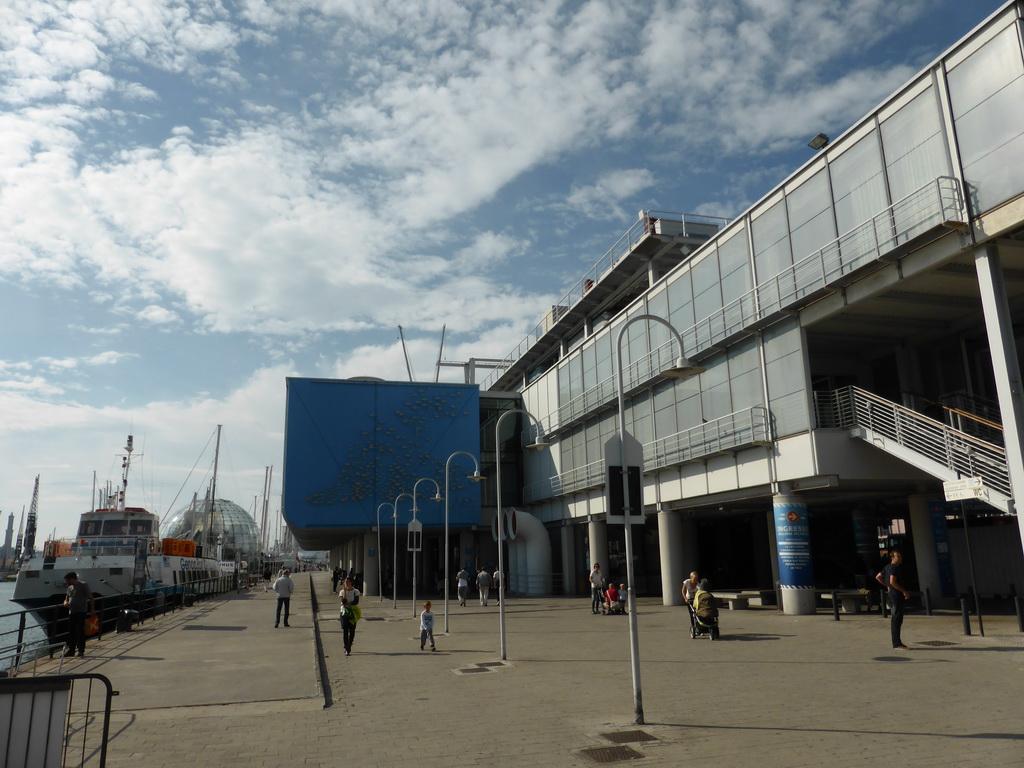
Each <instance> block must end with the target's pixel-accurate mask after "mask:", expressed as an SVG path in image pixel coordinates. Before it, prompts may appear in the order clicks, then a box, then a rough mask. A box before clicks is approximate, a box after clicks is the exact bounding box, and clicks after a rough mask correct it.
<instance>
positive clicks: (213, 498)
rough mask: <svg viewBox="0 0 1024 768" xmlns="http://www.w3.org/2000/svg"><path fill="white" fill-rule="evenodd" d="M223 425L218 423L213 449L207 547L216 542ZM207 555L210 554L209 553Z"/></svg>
mask: <svg viewBox="0 0 1024 768" xmlns="http://www.w3.org/2000/svg"><path fill="white" fill-rule="evenodd" d="M223 426H224V425H223V424H218V425H217V446H216V447H215V448H214V451H213V480H211V481H210V501H209V504H210V509H209V513H210V519H209V522H208V523H207V526H206V547H207V549H209V547H210V545H212V544H213V543H214V541H215V539H213V538H212V535H213V506H214V504H216V502H217V468H218V466H219V465H220V431H221V427H223ZM207 556H209V555H207ZM218 557H219V554H218Z"/></svg>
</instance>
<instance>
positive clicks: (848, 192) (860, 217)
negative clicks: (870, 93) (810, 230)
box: [829, 131, 889, 234]
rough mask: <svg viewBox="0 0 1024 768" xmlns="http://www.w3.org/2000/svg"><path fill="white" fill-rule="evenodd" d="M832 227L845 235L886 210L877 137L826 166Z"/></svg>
mask: <svg viewBox="0 0 1024 768" xmlns="http://www.w3.org/2000/svg"><path fill="white" fill-rule="evenodd" d="M829 172H830V173H831V174H832V194H833V195H834V196H835V201H836V223H837V224H838V228H839V232H840V233H842V234H845V233H847V232H849V231H850V230H851V229H854V228H855V227H857V226H859V225H861V224H863V223H864V222H865V221H867V220H868V219H870V218H872V217H873V216H875V215H876V214H878V213H880V212H881V211H882V210H883V209H885V208H886V207H888V205H889V201H888V200H887V199H886V192H885V177H884V176H883V175H882V156H881V153H880V152H879V151H878V137H877V136H876V135H875V133H874V132H873V131H872V132H871V133H869V134H868V135H867V136H865V137H864V138H863V139H861V140H860V141H858V142H857V143H856V144H854V145H853V146H852V147H850V149H848V150H847V151H846V152H844V153H843V154H841V155H840V156H839V157H837V158H836V159H835V160H834V161H833V162H832V163H831V164H830V166H829Z"/></svg>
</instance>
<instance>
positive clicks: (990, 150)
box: [956, 77, 1024, 213]
mask: <svg viewBox="0 0 1024 768" xmlns="http://www.w3.org/2000/svg"><path fill="white" fill-rule="evenodd" d="M956 127H957V137H958V139H959V145H960V154H961V158H962V160H963V164H964V177H965V178H966V180H967V184H968V188H969V190H970V194H969V197H970V199H971V202H972V207H973V208H974V213H981V212H983V211H987V210H989V209H990V208H992V207H994V206H996V205H998V204H999V203H1001V202H1003V201H1005V200H1008V199H1009V198H1011V197H1015V196H1016V195H1018V194H1020V193H1021V192H1022V191H1024V173H1021V168H1022V167H1024V77H1020V78H1018V79H1017V80H1015V81H1014V82H1012V83H1011V84H1010V85H1008V86H1006V87H1005V88H1003V89H1002V90H1001V91H998V92H997V93H995V94H994V95H993V96H991V97H990V98H989V99H988V100H987V101H985V102H983V103H982V104H979V105H978V106H977V107H976V108H975V109H973V110H972V111H971V112H969V113H967V114H966V115H964V116H963V117H962V118H960V119H959V120H957V121H956Z"/></svg>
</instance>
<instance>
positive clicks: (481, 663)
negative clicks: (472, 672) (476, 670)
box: [476, 661, 505, 667]
mask: <svg viewBox="0 0 1024 768" xmlns="http://www.w3.org/2000/svg"><path fill="white" fill-rule="evenodd" d="M476 665H477V666H478V667H504V666H505V662H504V661H478V662H477V663H476Z"/></svg>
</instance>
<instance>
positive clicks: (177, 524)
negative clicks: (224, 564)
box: [160, 499, 260, 562]
mask: <svg viewBox="0 0 1024 768" xmlns="http://www.w3.org/2000/svg"><path fill="white" fill-rule="evenodd" d="M212 507H213V508H212V509H210V505H208V504H207V503H206V501H205V500H203V501H198V502H196V503H195V504H189V505H188V506H187V507H183V508H181V509H179V510H178V511H177V512H175V513H174V514H172V515H171V516H170V517H169V518H167V520H166V521H165V522H163V523H162V524H161V525H160V535H161V536H163V537H165V538H172V539H192V540H193V541H198V542H199V543H200V544H202V543H205V542H206V541H207V538H209V539H210V540H211V541H213V542H216V541H217V537H218V536H223V537H224V546H223V549H222V550H221V559H223V560H234V559H235V555H236V554H237V555H238V558H237V559H238V560H246V561H248V562H253V561H254V560H256V557H257V555H258V554H259V545H260V530H259V528H258V527H257V526H256V521H255V520H253V519H252V518H251V517H250V516H249V513H248V512H246V511H245V510H244V509H242V508H241V507H240V506H238V505H237V504H235V503H234V502H233V501H228V500H227V499H217V500H216V501H214V502H213V505H212ZM207 530H209V531H210V534H211V535H210V536H209V537H207V533H206V532H207ZM211 554H212V552H211Z"/></svg>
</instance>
